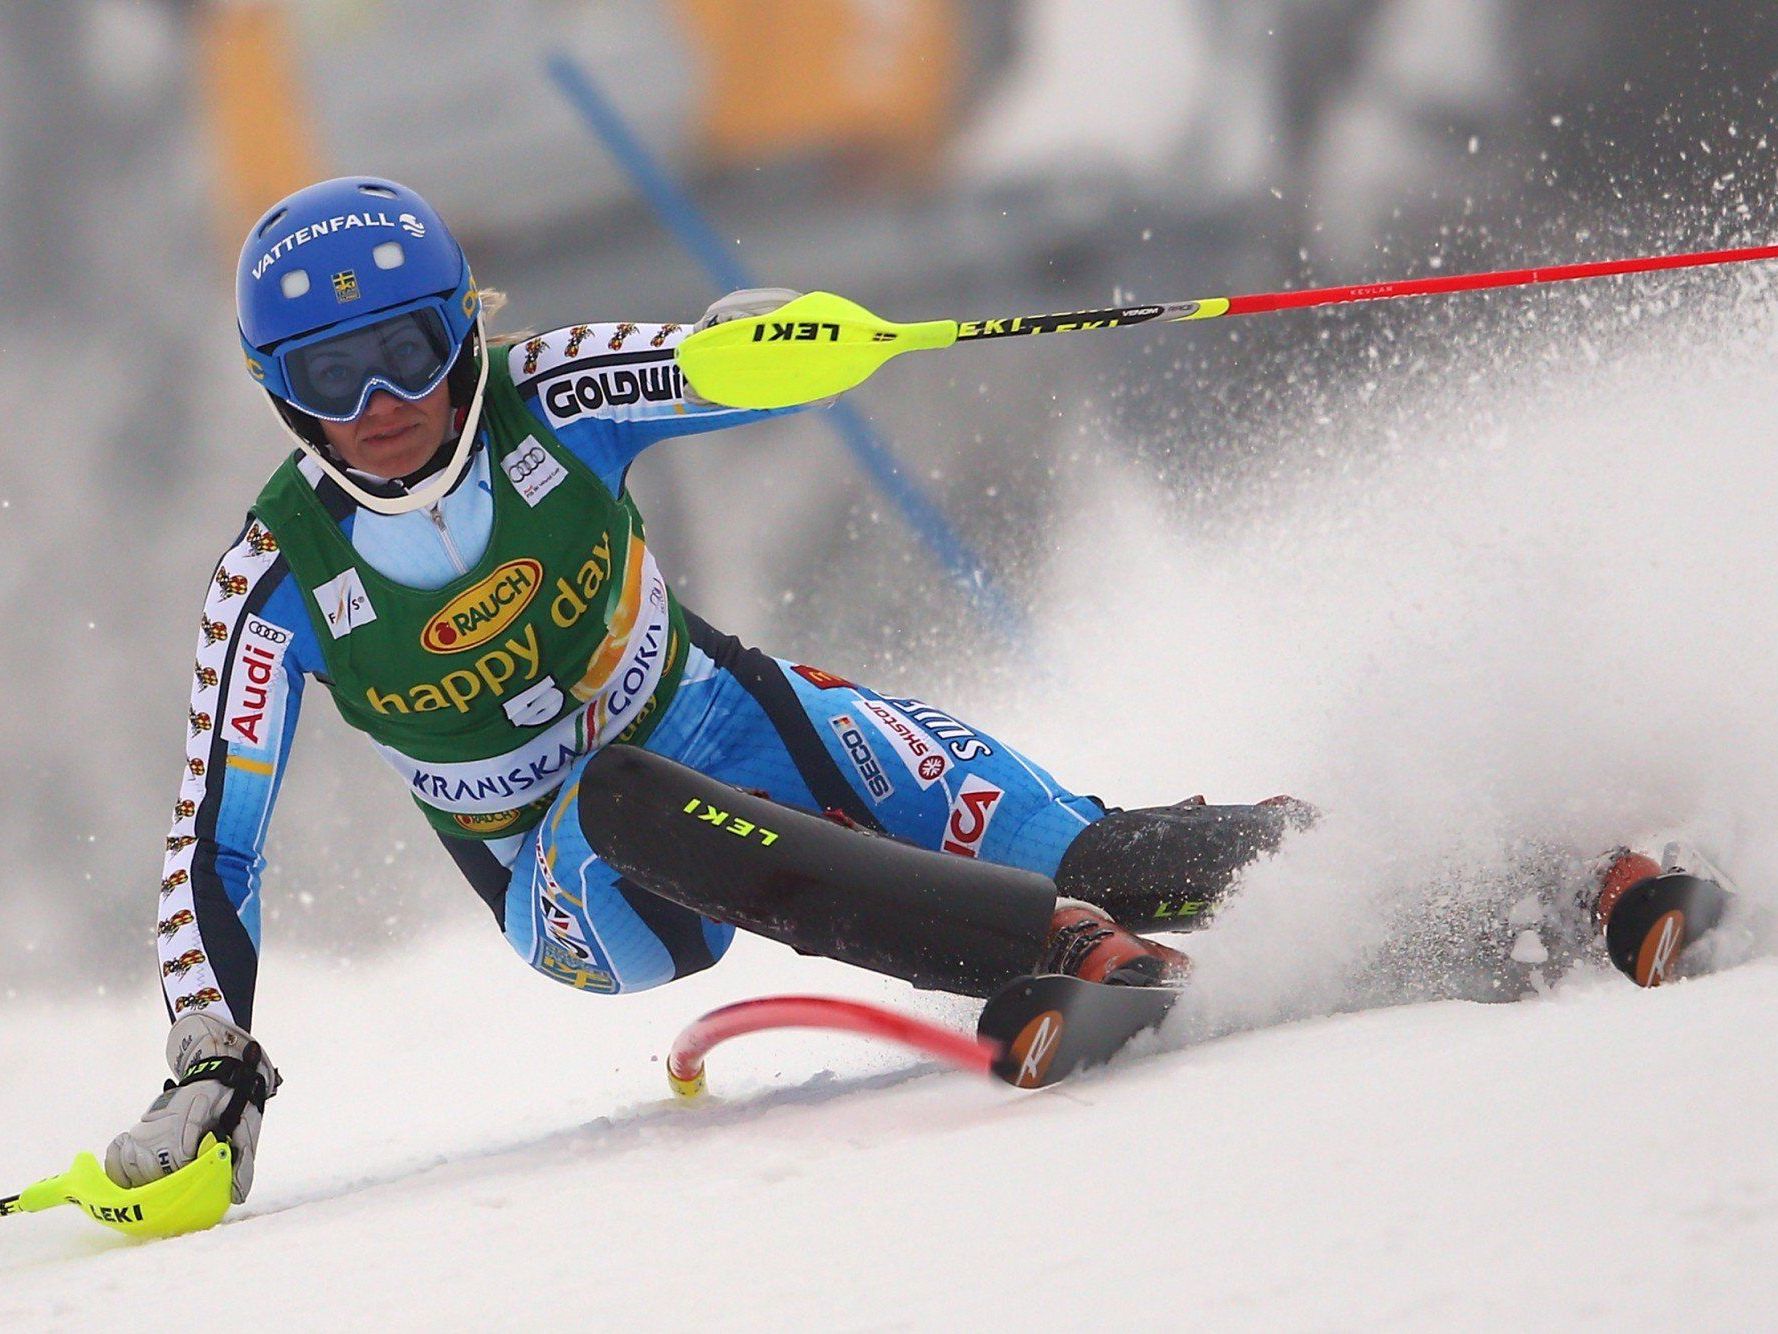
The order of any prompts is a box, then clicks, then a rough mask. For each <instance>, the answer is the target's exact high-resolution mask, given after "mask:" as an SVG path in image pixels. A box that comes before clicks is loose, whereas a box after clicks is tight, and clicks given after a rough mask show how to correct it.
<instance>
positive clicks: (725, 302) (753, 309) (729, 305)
mask: <svg viewBox="0 0 1778 1334" xmlns="http://www.w3.org/2000/svg"><path fill="white" fill-rule="evenodd" d="M801 295H803V294H802V293H801V292H799V291H797V290H796V289H795V288H794V287H743V288H741V289H740V290H739V291H735V292H730V293H729V294H728V295H727V296H720V297H717V298H716V300H714V301H712V302H711V303H710V309H708V310H706V311H705V312H704V313H703V315H702V316H700V317H699V319H698V322H697V323H696V324H694V325H692V328H691V331H692V332H693V333H699V332H702V331H703V330H705V329H708V328H709V327H710V326H711V325H713V324H727V323H728V322H729V321H730V320H742V319H746V318H747V317H748V316H749V315H770V314H771V313H772V312H773V311H774V310H777V309H778V308H779V307H780V306H785V305H788V304H789V303H790V302H792V301H795V300H796V299H797V298H798V297H799V296H801ZM685 397H686V400H687V401H688V402H691V403H701V404H704V405H705V406H709V403H710V400H709V399H707V398H705V397H704V396H703V395H702V394H700V393H698V391H697V390H695V389H693V388H692V387H691V385H690V383H689V382H688V383H687V384H686V386H685ZM838 398H839V395H838V394H834V395H831V396H830V397H828V398H817V399H811V400H810V401H809V403H808V404H807V406H808V407H811V408H826V407H831V406H832V405H833V403H834V401H835V400H836V399H838Z"/></svg>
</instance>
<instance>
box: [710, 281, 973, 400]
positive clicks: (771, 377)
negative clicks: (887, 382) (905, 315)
mask: <svg viewBox="0 0 1778 1334" xmlns="http://www.w3.org/2000/svg"><path fill="white" fill-rule="evenodd" d="M956 341H957V321H955V320H927V321H925V322H923V323H920V324H895V323H893V322H891V321H889V320H885V319H879V318H878V317H877V316H875V315H873V314H871V313H870V311H868V310H866V309H865V308H864V307H863V306H861V305H859V304H858V303H857V302H855V301H848V300H847V299H846V298H845V297H843V296H835V295H834V294H833V293H832V292H810V293H809V294H808V295H806V296H799V297H798V298H797V299H796V300H795V301H792V302H790V303H789V304H788V305H784V306H780V307H779V308H778V309H777V310H774V311H773V312H771V314H769V315H750V316H747V317H746V318H744V319H738V320H729V321H727V322H726V323H724V324H715V325H712V326H711V327H710V328H708V329H703V330H700V331H699V332H698V333H695V334H693V335H691V337H689V338H687V339H686V340H685V341H684V342H683V343H681V344H680V345H679V350H678V358H679V369H680V370H681V371H682V372H683V373H684V375H685V378H686V380H687V381H688V382H689V383H690V385H691V387H692V390H693V392H694V393H696V394H697V395H698V396H699V397H700V398H704V399H708V400H709V401H710V402H712V403H721V404H722V405H724V406H725V407H731V408H788V407H793V406H795V405H796V404H798V403H813V402H815V401H816V400H817V399H822V398H831V397H833V395H835V394H839V393H844V392H845V391H846V390H848V389H850V388H852V387H853V386H854V385H856V384H861V383H863V382H864V381H865V380H866V379H868V378H870V376H871V374H872V373H873V372H875V371H876V370H877V369H878V367H880V366H882V364H883V363H884V362H886V361H888V360H889V359H890V358H891V357H897V356H900V355H901V354H902V353H903V352H914V351H919V350H924V349H931V348H941V347H949V346H951V344H953V343H955V342H956Z"/></svg>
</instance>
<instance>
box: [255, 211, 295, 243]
mask: <svg viewBox="0 0 1778 1334" xmlns="http://www.w3.org/2000/svg"><path fill="white" fill-rule="evenodd" d="M288 212H290V210H289V209H287V208H281V209H279V210H278V211H277V212H275V213H273V214H272V216H271V217H269V218H267V219H266V220H265V221H264V222H262V223H260V224H259V231H258V233H257V235H259V236H264V235H265V234H266V233H267V232H269V231H271V229H272V228H274V227H276V226H277V225H278V224H279V223H280V222H282V221H284V215H285V214H286V213H288Z"/></svg>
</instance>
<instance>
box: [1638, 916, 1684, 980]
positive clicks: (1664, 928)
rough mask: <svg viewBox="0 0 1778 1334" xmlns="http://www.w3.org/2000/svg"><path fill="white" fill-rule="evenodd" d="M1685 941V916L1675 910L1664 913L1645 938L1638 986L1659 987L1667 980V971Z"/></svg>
mask: <svg viewBox="0 0 1778 1334" xmlns="http://www.w3.org/2000/svg"><path fill="white" fill-rule="evenodd" d="M1684 940H1685V914H1684V913H1682V912H1680V911H1679V910H1678V909H1677V908H1675V909H1674V910H1673V911H1672V912H1668V913H1663V914H1662V916H1661V920H1660V921H1659V922H1657V923H1656V924H1655V927H1654V929H1653V930H1651V931H1650V932H1649V933H1648V935H1647V936H1646V937H1644V938H1643V942H1642V951H1641V957H1640V958H1638V959H1637V960H1636V984H1637V985H1638V986H1643V987H1658V986H1660V985H1661V983H1663V982H1665V981H1666V980H1667V969H1668V967H1669V966H1670V965H1671V964H1672V962H1673V956H1674V955H1675V954H1677V953H1678V952H1679V947H1680V945H1681V944H1682V943H1683V942H1684Z"/></svg>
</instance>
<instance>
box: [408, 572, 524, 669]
mask: <svg viewBox="0 0 1778 1334" xmlns="http://www.w3.org/2000/svg"><path fill="white" fill-rule="evenodd" d="M542 582H543V566H542V565H541V564H539V563H538V562H537V561H534V560H531V559H528V558H527V559H524V560H509V561H507V562H506V564H504V565H502V566H501V567H500V568H499V569H497V570H495V571H494V573H492V574H490V575H489V576H488V577H487V578H486V579H483V580H482V581H481V582H480V583H478V584H477V585H476V586H475V587H474V588H471V589H468V590H467V591H465V592H462V593H459V594H458V595H457V596H456V597H454V598H452V599H451V600H450V602H448V603H447V604H445V607H444V609H443V610H442V611H440V612H439V613H438V615H436V616H434V617H433V618H432V619H431V620H430V621H429V622H427V625H426V629H425V631H424V633H422V634H421V636H420V643H421V644H423V645H424V646H425V647H426V649H427V651H428V652H431V653H461V652H462V651H463V650H465V649H472V648H475V647H477V646H478V645H481V644H485V643H487V642H488V641H489V640H490V639H492V638H494V636H495V635H497V634H499V633H500V632H501V631H502V630H504V629H506V627H507V626H509V625H511V624H512V623H513V621H515V620H517V619H518V616H519V613H521V612H522V611H524V610H525V608H526V607H527V606H529V605H530V603H531V599H532V598H533V597H535V596H536V595H537V589H538V586H539V585H540V584H541V583H542Z"/></svg>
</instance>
